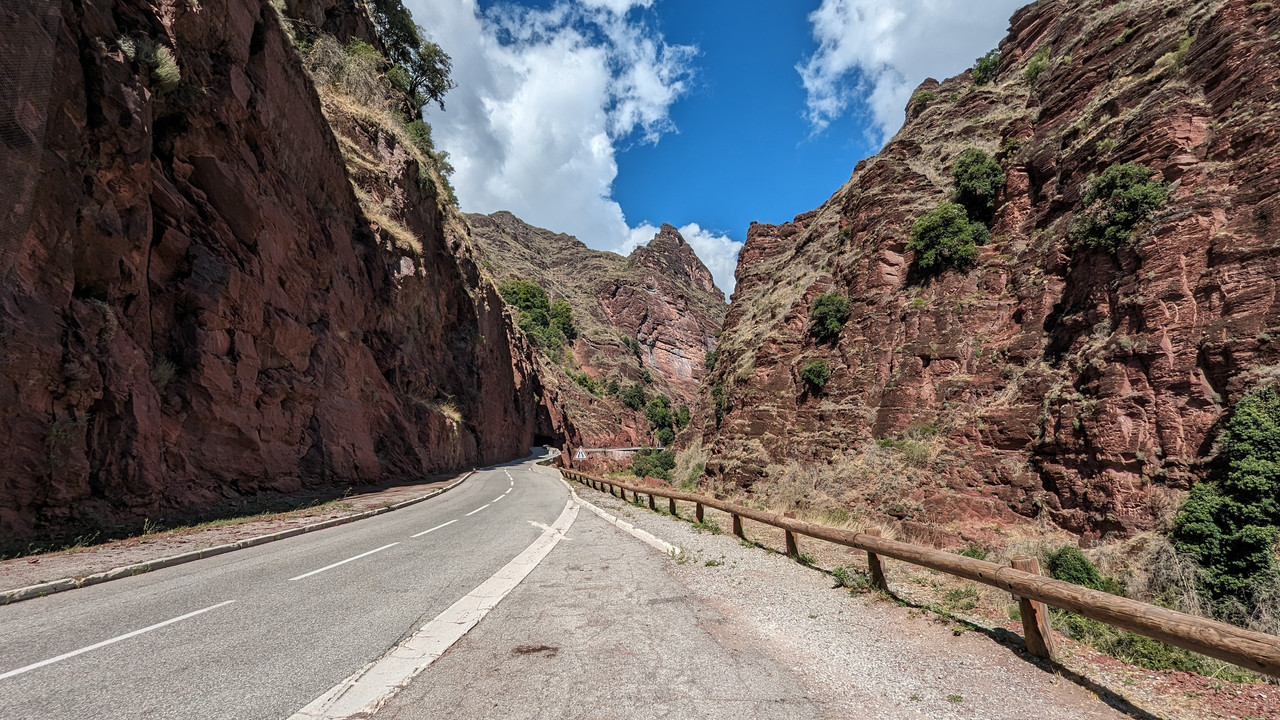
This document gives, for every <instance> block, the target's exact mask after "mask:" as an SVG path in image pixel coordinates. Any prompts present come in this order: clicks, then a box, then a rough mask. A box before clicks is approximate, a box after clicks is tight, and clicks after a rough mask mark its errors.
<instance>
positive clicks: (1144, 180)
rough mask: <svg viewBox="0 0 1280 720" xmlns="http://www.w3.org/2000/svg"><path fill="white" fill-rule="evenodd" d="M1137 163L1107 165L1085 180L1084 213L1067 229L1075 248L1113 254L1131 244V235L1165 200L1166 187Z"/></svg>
mask: <svg viewBox="0 0 1280 720" xmlns="http://www.w3.org/2000/svg"><path fill="white" fill-rule="evenodd" d="M1154 174H1155V172H1154V171H1153V170H1151V169H1150V168H1147V167H1144V166H1142V165H1139V164H1137V163H1117V164H1114V165H1111V166H1110V167H1108V168H1107V169H1106V170H1104V171H1103V172H1102V174H1101V175H1098V176H1096V177H1091V178H1090V179H1089V189H1088V190H1087V191H1086V192H1085V194H1084V212H1083V213H1082V214H1081V216H1080V218H1079V219H1077V220H1076V223H1075V225H1074V226H1072V228H1071V239H1072V241H1073V242H1074V243H1075V244H1076V245H1077V246H1087V247H1092V248H1105V249H1107V250H1111V251H1115V250H1118V249H1120V248H1122V247H1127V246H1131V245H1132V244H1133V232H1134V230H1135V229H1137V227H1138V226H1139V225H1140V224H1141V223H1144V222H1146V221H1147V220H1149V219H1150V218H1151V216H1152V215H1153V214H1154V213H1155V211H1156V210H1157V209H1158V208H1159V207H1160V206H1161V205H1163V204H1164V202H1165V200H1166V199H1168V197H1169V186H1168V185H1167V184H1165V182H1164V181H1163V180H1161V179H1158V178H1157V179H1152V176H1153V175H1154Z"/></svg>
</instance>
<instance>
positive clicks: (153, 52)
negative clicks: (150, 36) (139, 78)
mask: <svg viewBox="0 0 1280 720" xmlns="http://www.w3.org/2000/svg"><path fill="white" fill-rule="evenodd" d="M142 61H143V62H144V63H146V64H147V67H148V68H150V69H151V77H152V78H153V79H154V80H155V81H156V83H157V84H158V85H159V86H160V89H161V90H163V91H164V92H170V91H172V90H174V89H175V88H177V87H178V83H179V82H181V81H182V71H181V70H180V69H179V68H178V61H177V59H176V58H174V57H173V51H172V50H170V49H169V48H167V47H165V46H163V45H153V44H151V43H149V42H148V43H143V44H142Z"/></svg>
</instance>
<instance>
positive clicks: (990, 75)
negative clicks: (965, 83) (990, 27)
mask: <svg viewBox="0 0 1280 720" xmlns="http://www.w3.org/2000/svg"><path fill="white" fill-rule="evenodd" d="M999 67H1000V49H999V48H996V49H995V50H992V51H991V52H989V53H987V54H986V55H983V56H982V57H980V58H978V59H977V60H975V61H974V62H973V84H974V85H986V84H987V83H989V82H991V81H992V80H994V79H995V77H996V70H997V69H999Z"/></svg>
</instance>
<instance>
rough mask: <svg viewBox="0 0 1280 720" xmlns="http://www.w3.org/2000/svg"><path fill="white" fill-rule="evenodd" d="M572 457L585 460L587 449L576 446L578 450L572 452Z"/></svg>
mask: <svg viewBox="0 0 1280 720" xmlns="http://www.w3.org/2000/svg"><path fill="white" fill-rule="evenodd" d="M573 459H574V460H586V459H587V451H585V450H583V449H582V448H578V452H577V453H575V454H574V456H573Z"/></svg>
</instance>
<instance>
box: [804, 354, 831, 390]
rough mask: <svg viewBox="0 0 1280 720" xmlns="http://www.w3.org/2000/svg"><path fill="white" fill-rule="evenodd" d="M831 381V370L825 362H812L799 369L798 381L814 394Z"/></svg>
mask: <svg viewBox="0 0 1280 720" xmlns="http://www.w3.org/2000/svg"><path fill="white" fill-rule="evenodd" d="M829 379H831V368H830V367H827V361H825V360H813V361H810V362H809V363H807V364H805V366H804V367H802V368H800V380H801V381H803V382H804V384H805V385H808V386H809V388H810V389H812V390H814V391H815V392H821V391H822V389H823V388H824V387H826V386H827V380H829Z"/></svg>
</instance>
